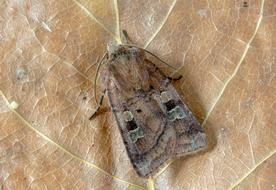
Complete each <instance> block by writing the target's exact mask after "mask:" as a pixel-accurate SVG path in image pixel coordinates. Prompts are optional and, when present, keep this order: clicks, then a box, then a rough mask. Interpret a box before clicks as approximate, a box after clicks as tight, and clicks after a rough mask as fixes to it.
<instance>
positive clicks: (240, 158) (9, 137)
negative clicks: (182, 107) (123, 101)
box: [0, 0, 276, 190]
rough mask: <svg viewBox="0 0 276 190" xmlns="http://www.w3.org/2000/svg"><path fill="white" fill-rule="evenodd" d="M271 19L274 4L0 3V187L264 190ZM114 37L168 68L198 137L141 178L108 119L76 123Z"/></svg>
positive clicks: (274, 134) (273, 123)
mask: <svg viewBox="0 0 276 190" xmlns="http://www.w3.org/2000/svg"><path fill="white" fill-rule="evenodd" d="M245 2H246V3H245ZM275 15H276V2H275V0H250V1H249V0H248V1H246V0H235V1H233V0H232V1H230V0H229V1H227V0H222V1H217V0H207V1H201V0H198V1H189V0H162V1H155V0H134V1H126V0H120V1H119V0H118V1H117V0H113V1H111V0H102V1H97V0H93V1H90V0H59V1H56V0H48V1H37V0H28V1H18V0H2V1H0V60H1V65H0V72H1V75H0V90H1V94H0V129H1V133H0V185H1V189H46V188H47V189H95V190H96V189H97V190H98V189H148V188H149V189H160V190H167V189H175V190H180V189H195V190H197V189H275V188H276V187H275V186H276V176H275V169H276V168H275V165H276V157H275V155H276V154H275V152H276V129H275V127H276V116H275V108H276V105H275V94H276V91H275V87H276V80H275V74H276V68H275V59H276V40H275V39H276V18H275ZM121 29H126V30H127V31H128V33H129V35H130V37H131V38H132V40H133V41H134V42H135V43H136V44H137V45H139V46H142V47H145V48H147V49H148V50H150V51H152V52H154V53H155V54H157V55H159V56H160V57H162V58H163V59H165V60H167V62H169V63H171V64H174V65H175V66H176V67H178V68H179V72H180V73H181V74H183V76H184V79H183V80H182V81H181V82H180V84H178V85H177V87H178V89H179V90H180V92H181V93H182V95H183V97H184V98H185V100H186V102H187V104H188V105H189V107H190V108H191V109H192V110H193V112H194V113H195V114H196V116H197V117H198V119H199V120H200V121H201V122H202V124H203V125H204V127H205V128H206V132H207V135H208V139H209V148H208V149H207V150H206V151H205V152H202V153H200V154H196V155H193V156H189V157H186V158H181V159H179V160H172V161H171V162H170V164H168V165H167V167H164V168H163V169H162V170H161V171H160V172H159V173H158V174H157V175H156V176H154V177H153V180H151V179H149V180H147V179H142V178H139V177H138V176H137V175H136V174H135V173H134V171H133V169H132V167H131V165H130V163H129V161H128V158H127V155H126V151H125V149H124V145H123V143H122V140H121V138H120V135H119V131H118V129H117V127H116V123H115V120H114V117H113V115H112V113H110V112H106V113H104V114H101V115H99V116H98V117H97V119H95V120H93V121H89V120H88V118H89V116H90V114H91V113H92V112H93V110H94V108H95V103H94V100H93V79H94V75H95V69H96V63H97V62H98V61H99V59H100V58H101V56H102V55H103V53H104V52H105V50H106V44H107V42H109V41H112V40H116V41H118V42H120V41H121V39H120V31H121ZM97 90H100V89H97ZM106 102H107V101H106ZM105 106H107V103H105ZM17 107H18V108H17Z"/></svg>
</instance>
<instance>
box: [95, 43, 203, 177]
mask: <svg viewBox="0 0 276 190" xmlns="http://www.w3.org/2000/svg"><path fill="white" fill-rule="evenodd" d="M107 49H108V61H107V62H106V64H105V65H104V67H103V68H102V71H101V72H100V76H101V78H102V79H103V80H101V81H102V85H101V86H102V88H103V89H104V90H106V93H107V95H108V99H109V104H110V107H111V109H112V111H113V113H114V115H115V118H116V121H117V124H118V128H119V130H120V133H121V136H122V139H123V142H124V144H125V147H126V150H127V153H128V156H129V158H130V161H131V163H132V165H133V167H134V169H135V171H136V172H137V174H138V175H139V176H142V177H144V176H148V175H152V174H153V173H155V172H156V171H157V170H158V168H159V167H160V166H161V165H162V164H164V163H165V162H166V161H167V160H168V159H171V158H172V157H175V156H181V155H186V154H190V153H193V152H195V151H198V150H201V149H202V148H204V147H205V146H206V144H207V142H206V135H205V133H204V131H203V128H202V126H201V125H200V124H199V122H198V121H197V120H196V118H195V117H194V116H193V114H192V113H191V111H190V110H189V109H188V107H187V106H186V104H185V103H184V102H183V100H182V99H181V98H180V95H179V94H178V93H177V91H176V90H175V88H174V87H173V85H172V84H171V82H170V80H169V79H168V77H167V76H166V75H165V74H164V73H163V72H162V71H161V70H160V69H159V68H158V67H157V66H156V65H155V64H153V63H152V62H151V61H150V60H148V59H147V58H146V55H145V51H144V50H143V49H139V48H137V47H132V46H130V45H118V44H114V43H110V44H109V45H108V48H107Z"/></svg>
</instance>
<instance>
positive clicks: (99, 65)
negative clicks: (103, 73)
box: [94, 52, 108, 105]
mask: <svg viewBox="0 0 276 190" xmlns="http://www.w3.org/2000/svg"><path fill="white" fill-rule="evenodd" d="M107 55H108V54H107V52H105V54H104V55H103V57H102V58H101V60H100V62H99V63H98V65H97V70H96V74H95V79H94V99H95V102H96V104H97V105H98V101H97V91H96V86H97V79H98V74H99V71H100V68H101V65H102V63H103V61H104V59H105V58H106V57H107Z"/></svg>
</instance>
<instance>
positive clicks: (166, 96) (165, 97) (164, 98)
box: [160, 91, 172, 103]
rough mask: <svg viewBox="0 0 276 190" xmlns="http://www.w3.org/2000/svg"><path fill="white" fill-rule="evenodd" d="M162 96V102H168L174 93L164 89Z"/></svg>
mask: <svg viewBox="0 0 276 190" xmlns="http://www.w3.org/2000/svg"><path fill="white" fill-rule="evenodd" d="M160 98H161V102H162V103H167V102H169V101H170V100H172V95H171V93H170V92H169V91H164V92H161V95H160Z"/></svg>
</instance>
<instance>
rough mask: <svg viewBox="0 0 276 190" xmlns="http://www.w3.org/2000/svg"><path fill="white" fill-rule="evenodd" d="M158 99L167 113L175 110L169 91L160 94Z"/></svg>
mask: <svg viewBox="0 0 276 190" xmlns="http://www.w3.org/2000/svg"><path fill="white" fill-rule="evenodd" d="M160 99H161V102H162V103H163V104H164V106H165V107H166V110H167V112H169V111H170V110H172V109H174V108H175V106H176V105H175V101H174V99H173V97H172V94H171V92H169V91H164V92H161V95H160Z"/></svg>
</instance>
